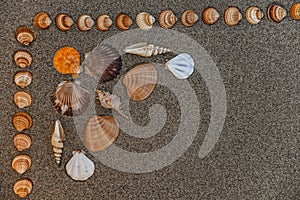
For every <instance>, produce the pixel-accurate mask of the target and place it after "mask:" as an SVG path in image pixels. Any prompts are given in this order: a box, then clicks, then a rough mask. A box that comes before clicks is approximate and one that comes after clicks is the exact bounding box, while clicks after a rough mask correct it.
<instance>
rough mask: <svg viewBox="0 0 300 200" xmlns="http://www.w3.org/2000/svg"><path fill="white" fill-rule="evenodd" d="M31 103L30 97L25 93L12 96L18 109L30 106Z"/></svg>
mask: <svg viewBox="0 0 300 200" xmlns="http://www.w3.org/2000/svg"><path fill="white" fill-rule="evenodd" d="M31 102H32V97H31V95H30V94H28V93H27V92H23V91H21V92H17V93H15V95H14V103H15V104H16V105H17V106H18V108H25V107H27V106H30V105H31Z"/></svg>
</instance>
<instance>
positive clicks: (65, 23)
mask: <svg viewBox="0 0 300 200" xmlns="http://www.w3.org/2000/svg"><path fill="white" fill-rule="evenodd" d="M55 24H56V27H57V28H58V29H59V30H61V31H68V30H69V29H70V28H71V27H72V26H73V24H74V20H73V19H72V18H71V17H70V16H69V15H67V14H65V13H59V14H58V15H56V17H55Z"/></svg>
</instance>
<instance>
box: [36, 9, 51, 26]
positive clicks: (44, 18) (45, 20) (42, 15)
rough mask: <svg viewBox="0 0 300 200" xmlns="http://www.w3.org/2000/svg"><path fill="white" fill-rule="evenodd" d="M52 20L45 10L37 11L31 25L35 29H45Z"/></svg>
mask: <svg viewBox="0 0 300 200" xmlns="http://www.w3.org/2000/svg"><path fill="white" fill-rule="evenodd" d="M51 23H52V21H51V19H50V17H49V15H48V14H47V13H46V12H39V13H37V14H36V15H35V16H34V18H33V26H34V27H35V28H37V29H46V28H48V27H49V26H50V25H51Z"/></svg>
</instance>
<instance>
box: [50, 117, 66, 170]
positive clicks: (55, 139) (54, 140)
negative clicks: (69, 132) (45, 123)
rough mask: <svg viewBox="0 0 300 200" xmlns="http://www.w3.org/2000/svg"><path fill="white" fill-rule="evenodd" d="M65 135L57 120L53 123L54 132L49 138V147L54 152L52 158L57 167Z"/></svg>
mask: <svg viewBox="0 0 300 200" xmlns="http://www.w3.org/2000/svg"><path fill="white" fill-rule="evenodd" d="M65 140H66V135H65V132H64V129H63V127H62V125H61V123H60V121H59V120H57V121H56V122H55V126H54V132H53V134H52V137H51V145H52V149H53V152H54V158H55V162H56V164H57V165H60V163H61V157H62V152H63V148H64V143H63V142H64V141H65Z"/></svg>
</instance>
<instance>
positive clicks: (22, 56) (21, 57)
mask: <svg viewBox="0 0 300 200" xmlns="http://www.w3.org/2000/svg"><path fill="white" fill-rule="evenodd" d="M14 60H15V63H16V65H17V66H18V67H20V68H25V67H27V66H29V65H31V63H32V55H31V54H30V53H29V52H28V51H26V50H18V51H16V52H15V53H14Z"/></svg>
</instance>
